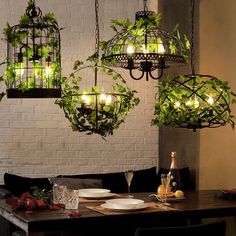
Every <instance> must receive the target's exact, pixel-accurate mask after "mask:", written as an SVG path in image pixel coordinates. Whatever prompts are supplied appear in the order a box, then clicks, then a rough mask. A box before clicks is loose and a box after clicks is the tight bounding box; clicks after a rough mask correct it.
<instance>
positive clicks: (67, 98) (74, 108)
mask: <svg viewBox="0 0 236 236" xmlns="http://www.w3.org/2000/svg"><path fill="white" fill-rule="evenodd" d="M83 70H92V71H93V72H95V70H97V73H98V74H99V77H102V76H106V77H108V79H111V81H110V88H109V89H110V91H109V92H106V91H103V88H102V87H100V86H99V85H98V84H97V83H96V82H95V83H94V84H93V85H92V86H91V87H90V88H88V87H86V88H83V89H82V88H81V83H82V82H84V79H85V78H83V77H82V75H81V73H82V71H83ZM106 79H107V78H106ZM97 82H98V83H99V80H98V81H97ZM62 85H63V86H62V97H61V98H59V99H57V100H56V104H58V105H59V106H60V107H61V108H62V109H63V110H64V113H65V116H66V118H67V119H68V120H69V121H70V123H71V127H72V129H73V131H79V132H86V133H87V134H93V133H96V134H99V135H101V136H102V137H103V138H104V137H106V136H108V135H112V134H113V131H114V129H117V128H118V127H119V126H120V124H121V123H123V122H124V120H125V117H126V116H127V114H128V113H129V112H130V111H131V110H132V109H133V108H134V107H135V106H137V105H138V104H139V98H136V97H135V93H136V91H134V90H131V89H130V88H129V87H128V86H127V84H126V81H125V80H124V79H123V78H122V76H121V75H120V74H119V73H117V72H116V71H115V70H113V69H111V68H108V67H106V66H105V65H101V64H99V61H98V59H97V57H96V56H95V55H93V56H91V57H89V58H88V60H87V61H86V63H83V62H82V61H80V60H77V61H75V63H74V68H73V72H72V73H71V74H70V75H69V76H68V77H64V78H63V84H62ZM101 96H106V97H107V98H108V96H109V102H108V101H107V102H105V100H103V101H102V100H101V99H102V98H101ZM103 99H104V98H103ZM111 99H112V100H111Z"/></svg>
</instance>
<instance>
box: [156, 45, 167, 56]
mask: <svg viewBox="0 0 236 236" xmlns="http://www.w3.org/2000/svg"><path fill="white" fill-rule="evenodd" d="M157 52H158V53H159V54H164V53H165V48H164V46H163V44H162V43H159V44H158V46H157Z"/></svg>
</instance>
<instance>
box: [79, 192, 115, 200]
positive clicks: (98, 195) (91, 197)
mask: <svg viewBox="0 0 236 236" xmlns="http://www.w3.org/2000/svg"><path fill="white" fill-rule="evenodd" d="M113 196H116V194H115V193H101V194H96V196H93V195H86V194H80V195H79V197H83V198H87V199H103V198H109V197H113Z"/></svg>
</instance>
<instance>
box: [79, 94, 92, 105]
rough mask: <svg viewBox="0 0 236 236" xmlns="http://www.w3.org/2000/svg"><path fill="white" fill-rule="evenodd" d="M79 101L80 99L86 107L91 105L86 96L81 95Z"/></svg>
mask: <svg viewBox="0 0 236 236" xmlns="http://www.w3.org/2000/svg"><path fill="white" fill-rule="evenodd" d="M81 99H82V101H83V103H85V104H86V105H87V106H89V105H90V104H91V100H90V98H89V97H88V96H87V95H82V96H81Z"/></svg>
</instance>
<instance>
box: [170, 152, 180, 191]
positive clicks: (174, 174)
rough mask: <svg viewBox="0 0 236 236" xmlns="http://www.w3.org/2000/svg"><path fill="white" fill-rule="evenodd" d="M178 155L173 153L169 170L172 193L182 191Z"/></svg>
mask: <svg viewBox="0 0 236 236" xmlns="http://www.w3.org/2000/svg"><path fill="white" fill-rule="evenodd" d="M176 157H177V155H176V152H171V165H170V170H169V173H168V174H169V175H170V189H171V192H175V191H176V190H179V189H180V174H179V169H178V167H177V158H176Z"/></svg>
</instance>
